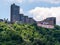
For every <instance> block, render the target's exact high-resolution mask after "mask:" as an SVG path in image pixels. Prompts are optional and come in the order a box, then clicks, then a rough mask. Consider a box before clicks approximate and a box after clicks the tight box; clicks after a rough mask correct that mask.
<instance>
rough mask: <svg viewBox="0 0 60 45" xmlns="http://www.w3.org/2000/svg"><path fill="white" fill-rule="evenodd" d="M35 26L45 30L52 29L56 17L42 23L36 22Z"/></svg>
mask: <svg viewBox="0 0 60 45" xmlns="http://www.w3.org/2000/svg"><path fill="white" fill-rule="evenodd" d="M37 25H38V26H41V27H45V28H54V25H56V17H49V18H46V19H44V20H43V21H38V22H37Z"/></svg>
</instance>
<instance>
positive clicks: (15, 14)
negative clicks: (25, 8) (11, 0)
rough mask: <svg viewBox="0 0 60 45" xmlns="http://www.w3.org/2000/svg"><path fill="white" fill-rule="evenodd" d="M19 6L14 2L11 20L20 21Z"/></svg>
mask: <svg viewBox="0 0 60 45" xmlns="http://www.w3.org/2000/svg"><path fill="white" fill-rule="evenodd" d="M19 10H20V9H19V6H17V5H15V4H12V5H11V22H16V21H19Z"/></svg>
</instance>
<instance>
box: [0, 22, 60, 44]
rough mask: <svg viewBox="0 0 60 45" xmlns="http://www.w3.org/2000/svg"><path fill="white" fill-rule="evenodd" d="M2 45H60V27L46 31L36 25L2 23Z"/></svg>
mask: <svg viewBox="0 0 60 45" xmlns="http://www.w3.org/2000/svg"><path fill="white" fill-rule="evenodd" d="M0 45H60V26H55V28H54V29H46V28H42V27H38V26H37V25H36V24H17V23H15V24H7V23H4V22H0Z"/></svg>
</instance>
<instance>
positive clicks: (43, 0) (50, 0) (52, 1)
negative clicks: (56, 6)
mask: <svg viewBox="0 0 60 45" xmlns="http://www.w3.org/2000/svg"><path fill="white" fill-rule="evenodd" d="M41 1H42V2H48V3H60V0H29V2H41Z"/></svg>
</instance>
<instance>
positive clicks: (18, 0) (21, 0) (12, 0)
mask: <svg viewBox="0 0 60 45" xmlns="http://www.w3.org/2000/svg"><path fill="white" fill-rule="evenodd" d="M4 1H6V2H9V3H22V2H23V0H4Z"/></svg>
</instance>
